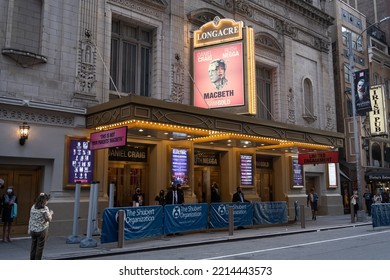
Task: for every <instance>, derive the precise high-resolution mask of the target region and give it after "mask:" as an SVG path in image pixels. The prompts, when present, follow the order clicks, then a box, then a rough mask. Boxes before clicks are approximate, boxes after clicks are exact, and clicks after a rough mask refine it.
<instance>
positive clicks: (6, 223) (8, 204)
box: [2, 186, 18, 242]
mask: <svg viewBox="0 0 390 280" xmlns="http://www.w3.org/2000/svg"><path fill="white" fill-rule="evenodd" d="M17 202H18V201H17V197H16V195H15V194H14V187H13V186H9V187H8V188H7V192H6V193H5V194H4V195H3V200H2V203H3V215H2V221H3V242H6V241H8V242H11V238H10V234H11V227H12V222H13V221H14V217H12V215H11V214H12V208H13V207H14V206H15V204H16V203H17ZM15 207H16V206H15ZM6 234H7V235H6Z"/></svg>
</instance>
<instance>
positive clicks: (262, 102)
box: [256, 65, 273, 120]
mask: <svg viewBox="0 0 390 280" xmlns="http://www.w3.org/2000/svg"><path fill="white" fill-rule="evenodd" d="M256 91H257V96H256V97H257V104H258V106H257V117H258V118H259V119H266V120H272V119H273V117H272V111H273V110H272V70H270V69H267V68H264V67H263V66H260V65H257V66H256Z"/></svg>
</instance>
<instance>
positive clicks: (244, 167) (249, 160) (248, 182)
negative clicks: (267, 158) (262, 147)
mask: <svg viewBox="0 0 390 280" xmlns="http://www.w3.org/2000/svg"><path fill="white" fill-rule="evenodd" d="M253 166H254V160H253V155H252V154H240V186H243V187H251V186H253V185H254V167H253Z"/></svg>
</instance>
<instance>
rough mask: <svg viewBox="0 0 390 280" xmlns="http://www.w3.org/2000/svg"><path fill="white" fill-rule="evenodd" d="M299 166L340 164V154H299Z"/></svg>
mask: <svg viewBox="0 0 390 280" xmlns="http://www.w3.org/2000/svg"><path fill="white" fill-rule="evenodd" d="M298 162H299V164H323V163H338V162H339V152H317V153H309V154H298Z"/></svg>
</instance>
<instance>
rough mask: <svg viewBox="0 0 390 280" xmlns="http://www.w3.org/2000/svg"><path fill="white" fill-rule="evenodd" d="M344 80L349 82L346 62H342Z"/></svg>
mask: <svg viewBox="0 0 390 280" xmlns="http://www.w3.org/2000/svg"><path fill="white" fill-rule="evenodd" d="M344 81H345V82H347V83H350V80H349V66H348V64H346V63H344Z"/></svg>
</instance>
